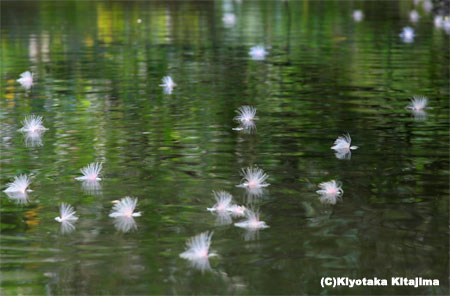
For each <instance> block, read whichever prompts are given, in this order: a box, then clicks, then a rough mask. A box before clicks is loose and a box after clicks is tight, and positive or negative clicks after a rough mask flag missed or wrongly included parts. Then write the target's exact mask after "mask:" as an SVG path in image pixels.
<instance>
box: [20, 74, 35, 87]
mask: <svg viewBox="0 0 450 296" xmlns="http://www.w3.org/2000/svg"><path fill="white" fill-rule="evenodd" d="M33 75H34V74H33V73H31V72H30V71H26V72H23V73H22V74H20V78H19V79H17V82H19V83H20V84H21V85H22V86H23V87H24V88H25V89H29V88H30V87H31V86H32V85H33Z"/></svg>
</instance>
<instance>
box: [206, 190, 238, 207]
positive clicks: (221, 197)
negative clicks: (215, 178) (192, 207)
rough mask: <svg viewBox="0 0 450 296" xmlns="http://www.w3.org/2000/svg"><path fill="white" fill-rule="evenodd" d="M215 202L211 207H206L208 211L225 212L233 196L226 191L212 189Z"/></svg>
mask: <svg viewBox="0 0 450 296" xmlns="http://www.w3.org/2000/svg"><path fill="white" fill-rule="evenodd" d="M213 194H214V198H215V199H216V204H215V205H214V206H213V207H212V208H207V210H208V211H210V212H226V211H228V208H229V207H230V205H231V200H232V199H233V196H232V195H231V194H229V193H228V192H226V191H219V192H215V191H213Z"/></svg>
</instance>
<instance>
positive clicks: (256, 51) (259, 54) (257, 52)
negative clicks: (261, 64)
mask: <svg viewBox="0 0 450 296" xmlns="http://www.w3.org/2000/svg"><path fill="white" fill-rule="evenodd" d="M248 54H249V55H251V56H252V59H253V60H264V57H265V56H266V54H267V51H266V50H265V49H264V47H263V46H260V45H258V46H253V47H252V48H250V51H249V53H248Z"/></svg>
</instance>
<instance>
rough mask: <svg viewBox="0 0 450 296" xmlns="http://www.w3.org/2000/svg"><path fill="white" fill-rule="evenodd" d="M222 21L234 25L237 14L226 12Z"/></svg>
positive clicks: (227, 24)
mask: <svg viewBox="0 0 450 296" xmlns="http://www.w3.org/2000/svg"><path fill="white" fill-rule="evenodd" d="M222 21H223V22H224V24H225V25H226V26H232V25H234V23H235V22H236V16H235V15H234V13H225V14H224V16H223V18H222Z"/></svg>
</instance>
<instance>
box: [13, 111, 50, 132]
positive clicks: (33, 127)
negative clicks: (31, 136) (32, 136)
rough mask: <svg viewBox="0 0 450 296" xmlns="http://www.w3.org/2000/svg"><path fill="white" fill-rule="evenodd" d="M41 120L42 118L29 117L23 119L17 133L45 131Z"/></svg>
mask: <svg viewBox="0 0 450 296" xmlns="http://www.w3.org/2000/svg"><path fill="white" fill-rule="evenodd" d="M42 121H43V118H42V116H37V115H34V114H32V115H30V116H27V117H25V119H24V120H23V121H22V124H23V127H22V128H21V129H19V132H26V133H38V132H43V131H45V130H47V129H46V128H45V127H44V125H43V124H42Z"/></svg>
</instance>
